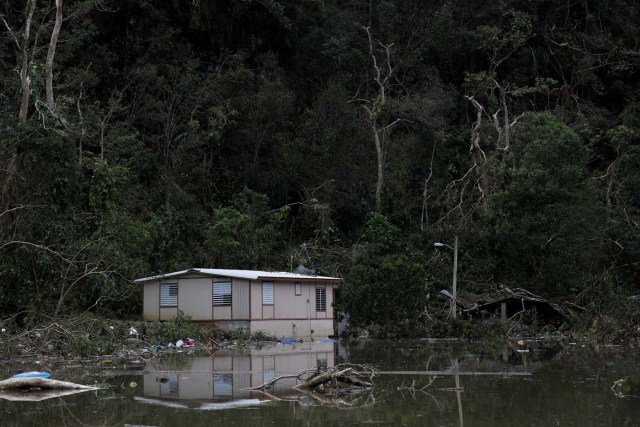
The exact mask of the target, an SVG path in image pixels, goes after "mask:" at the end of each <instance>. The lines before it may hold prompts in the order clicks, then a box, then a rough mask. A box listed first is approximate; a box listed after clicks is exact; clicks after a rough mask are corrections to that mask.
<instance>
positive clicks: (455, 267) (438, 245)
mask: <svg viewBox="0 0 640 427" xmlns="http://www.w3.org/2000/svg"><path fill="white" fill-rule="evenodd" d="M433 247H434V248H436V249H443V248H449V249H451V250H452V251H453V299H452V300H451V310H452V314H451V316H452V317H453V318H454V319H455V318H457V317H458V315H457V311H458V308H457V305H456V295H457V280H458V236H456V237H455V239H454V241H453V247H451V246H449V245H447V244H445V243H440V242H436V243H434V244H433Z"/></svg>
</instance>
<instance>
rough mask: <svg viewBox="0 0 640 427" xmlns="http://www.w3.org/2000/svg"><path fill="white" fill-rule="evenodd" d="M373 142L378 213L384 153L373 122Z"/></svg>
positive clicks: (377, 210) (380, 205)
mask: <svg viewBox="0 0 640 427" xmlns="http://www.w3.org/2000/svg"><path fill="white" fill-rule="evenodd" d="M371 127H372V130H373V141H374V143H375V145H376V156H377V160H378V180H377V181H376V212H377V213H380V210H381V208H382V185H383V184H384V151H383V149H382V141H380V135H379V133H378V126H377V124H376V123H375V122H374V123H373V124H372V126H371Z"/></svg>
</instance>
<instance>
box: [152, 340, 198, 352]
mask: <svg viewBox="0 0 640 427" xmlns="http://www.w3.org/2000/svg"><path fill="white" fill-rule="evenodd" d="M195 347H196V340H194V339H193V338H187V339H186V340H182V339H179V340H178V341H176V343H175V344H174V343H172V342H170V343H169V344H167V345H162V344H159V343H158V344H156V350H167V349H185V350H189V349H194V348H195Z"/></svg>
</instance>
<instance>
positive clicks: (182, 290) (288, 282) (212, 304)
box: [135, 268, 341, 339]
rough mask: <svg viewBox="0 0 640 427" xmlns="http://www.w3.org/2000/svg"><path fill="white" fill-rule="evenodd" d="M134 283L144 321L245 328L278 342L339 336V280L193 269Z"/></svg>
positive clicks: (333, 278) (244, 271) (256, 272)
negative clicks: (179, 318) (181, 318)
mask: <svg viewBox="0 0 640 427" xmlns="http://www.w3.org/2000/svg"><path fill="white" fill-rule="evenodd" d="M135 282H136V283H139V284H141V285H142V287H143V304H142V307H143V309H142V317H143V319H144V320H149V321H160V320H169V319H171V318H173V317H175V316H176V315H177V314H178V313H183V314H184V315H186V316H189V317H190V318H191V320H192V321H194V322H200V323H205V324H215V325H216V326H217V327H219V328H221V329H236V328H245V329H248V330H250V331H251V332H256V331H265V332H266V333H268V334H270V335H273V336H276V337H294V338H299V339H308V338H315V339H322V338H326V337H328V336H330V335H334V334H335V323H334V313H333V308H332V307H333V302H334V300H335V294H336V291H337V289H338V286H339V284H340V282H341V279H340V278H337V277H327V276H316V275H314V274H298V273H286V272H269V271H255V270H228V269H214V268H192V269H189V270H182V271H176V272H173V273H167V274H161V275H157V276H151V277H144V278H141V279H138V280H136V281H135Z"/></svg>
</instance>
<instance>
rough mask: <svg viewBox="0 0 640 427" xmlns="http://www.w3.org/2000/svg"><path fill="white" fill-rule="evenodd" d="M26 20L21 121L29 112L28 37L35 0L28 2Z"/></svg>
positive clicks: (23, 36) (23, 44)
mask: <svg viewBox="0 0 640 427" xmlns="http://www.w3.org/2000/svg"><path fill="white" fill-rule="evenodd" d="M27 7H28V11H27V20H26V22H25V24H24V33H22V46H21V48H22V69H21V70H20V83H21V86H22V102H21V103H20V114H19V115H18V118H19V119H20V121H21V122H23V123H24V122H25V121H27V114H28V113H29V96H30V92H29V89H30V88H29V86H30V85H31V79H30V77H29V39H30V37H31V21H32V20H33V12H34V11H35V9H36V0H30V1H29V3H28V6H27Z"/></svg>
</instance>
